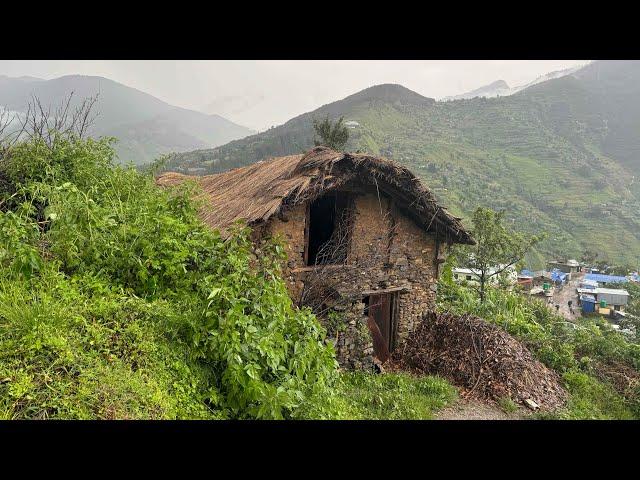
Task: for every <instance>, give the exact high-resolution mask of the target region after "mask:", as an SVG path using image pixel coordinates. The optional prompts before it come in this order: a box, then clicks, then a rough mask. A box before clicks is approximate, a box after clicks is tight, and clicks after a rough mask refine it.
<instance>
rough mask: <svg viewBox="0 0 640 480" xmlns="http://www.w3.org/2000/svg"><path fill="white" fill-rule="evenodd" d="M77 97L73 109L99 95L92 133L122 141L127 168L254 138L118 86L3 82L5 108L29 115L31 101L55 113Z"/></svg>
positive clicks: (92, 80)
mask: <svg viewBox="0 0 640 480" xmlns="http://www.w3.org/2000/svg"><path fill="white" fill-rule="evenodd" d="M71 92H73V97H72V104H71V106H72V107H75V106H77V105H78V104H79V103H80V102H82V101H83V100H84V99H85V98H88V97H93V96H95V95H96V94H97V95H98V97H97V102H96V105H95V107H94V108H95V112H94V113H97V114H98V115H97V117H96V120H95V123H94V125H93V128H92V130H91V131H90V133H91V134H92V135H95V136H103V135H105V136H115V137H117V138H118V143H117V144H116V151H117V153H118V157H119V159H120V161H122V162H133V163H135V164H144V163H147V162H150V161H151V160H153V159H154V158H156V157H157V156H159V155H161V154H164V153H171V152H182V151H187V150H193V149H195V148H210V147H215V146H217V145H222V144H224V143H227V142H229V141H231V140H235V139H238V138H242V137H245V136H247V135H250V134H252V133H255V132H254V131H253V130H250V129H248V128H246V127H243V126H240V125H237V124H235V123H233V122H231V121H229V120H227V119H225V118H223V117H221V116H219V115H207V114H204V113H201V112H196V111H193V110H187V109H184V108H180V107H175V106H173V105H169V104H168V103H166V102H163V101H162V100H160V99H158V98H156V97H154V96H152V95H149V94H148V93H145V92H142V91H140V90H138V89H135V88H132V87H128V86H125V85H123V84H121V83H118V82H115V81H113V80H110V79H107V78H104V77H97V76H84V75H67V76H63V77H59V78H55V79H52V80H42V79H37V78H34V77H18V78H12V77H6V76H0V106H1V107H4V109H7V110H12V111H15V112H24V111H25V110H26V108H27V105H28V103H29V101H30V100H31V98H32V96H34V95H35V96H36V97H37V98H38V99H39V100H40V101H41V102H42V103H43V105H45V107H46V106H53V107H56V106H58V105H60V104H61V103H62V102H63V101H64V100H65V99H66V98H67V97H68V95H69V94H70V93H71Z"/></svg>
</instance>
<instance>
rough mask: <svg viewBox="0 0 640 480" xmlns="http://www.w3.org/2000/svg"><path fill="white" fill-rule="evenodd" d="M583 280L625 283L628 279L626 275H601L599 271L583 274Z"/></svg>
mask: <svg viewBox="0 0 640 480" xmlns="http://www.w3.org/2000/svg"><path fill="white" fill-rule="evenodd" d="M584 279H585V280H595V281H596V282H599V283H626V282H628V281H629V279H628V278H627V277H621V276H619V275H603V274H601V273H587V274H586V275H585V276H584Z"/></svg>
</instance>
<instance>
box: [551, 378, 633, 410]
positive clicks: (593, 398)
mask: <svg viewBox="0 0 640 480" xmlns="http://www.w3.org/2000/svg"><path fill="white" fill-rule="evenodd" d="M562 378H563V380H564V382H565V385H566V387H567V389H568V390H569V392H570V393H571V397H570V398H569V402H568V404H567V407H566V408H565V409H563V410H562V411H560V412H557V413H555V414H551V415H540V416H539V417H540V418H545V419H567V420H633V419H634V418H637V417H634V415H633V413H632V412H631V410H630V409H629V407H628V406H627V405H626V402H625V399H624V398H623V397H622V396H621V395H619V394H618V393H617V392H616V391H615V390H614V389H613V388H612V387H611V386H609V385H607V384H605V383H602V382H600V381H598V380H596V379H595V378H594V377H592V376H590V375H588V374H586V373H584V372H581V371H579V370H569V371H567V372H565V373H564V375H563V376H562Z"/></svg>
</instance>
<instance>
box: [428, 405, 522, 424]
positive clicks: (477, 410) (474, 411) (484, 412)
mask: <svg viewBox="0 0 640 480" xmlns="http://www.w3.org/2000/svg"><path fill="white" fill-rule="evenodd" d="M530 414H531V412H529V411H524V409H519V410H518V411H516V412H513V413H505V412H504V411H503V410H502V409H501V408H500V407H499V406H497V405H494V404H490V403H483V402H480V401H477V400H459V401H458V402H456V403H454V404H453V405H450V406H448V407H446V408H444V409H442V410H440V412H438V414H437V415H436V417H435V420H525V419H527V417H528V416H529V415H530Z"/></svg>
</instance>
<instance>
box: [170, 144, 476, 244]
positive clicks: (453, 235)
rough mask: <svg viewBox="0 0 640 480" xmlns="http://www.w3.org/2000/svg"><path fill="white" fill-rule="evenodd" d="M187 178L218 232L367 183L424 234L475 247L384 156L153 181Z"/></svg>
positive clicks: (277, 162)
mask: <svg viewBox="0 0 640 480" xmlns="http://www.w3.org/2000/svg"><path fill="white" fill-rule="evenodd" d="M189 179H192V180H195V181H196V182H197V183H198V184H199V185H200V187H201V189H202V195H203V196H204V197H205V204H206V208H205V209H204V210H203V211H202V217H203V220H204V221H205V222H206V223H208V224H209V225H210V226H211V227H213V228H218V229H220V230H221V231H225V230H226V229H227V228H228V227H229V226H231V224H232V223H234V222H235V221H236V220H240V219H242V220H244V221H246V222H247V223H248V224H250V225H257V224H260V223H263V222H265V221H267V220H268V219H269V218H271V217H272V216H273V215H276V214H278V213H280V212H283V211H285V210H286V209H287V208H290V207H291V206H294V205H298V204H300V203H304V202H306V201H308V200H313V199H315V198H317V197H318V196H320V195H321V194H323V193H326V192H328V191H330V190H335V189H339V188H341V187H344V186H346V185H349V184H351V185H353V184H368V185H371V186H373V187H374V188H376V189H377V190H378V191H380V192H381V193H386V194H387V195H389V196H391V197H392V198H393V199H394V201H395V203H396V205H398V206H399V207H400V208H401V209H403V210H404V211H405V212H406V213H407V214H409V215H411V217H413V218H414V220H415V221H416V222H418V224H419V225H421V226H422V227H423V228H424V229H425V230H427V231H429V232H435V233H437V234H438V235H439V236H441V237H442V238H445V239H447V240H450V241H452V242H455V243H467V244H474V243H475V240H474V239H473V238H472V237H471V235H470V234H469V233H468V232H467V231H466V230H465V229H464V227H463V226H462V224H461V223H460V219H459V218H456V217H454V216H452V215H451V214H450V213H448V212H447V211H446V210H445V209H444V208H443V207H442V206H440V205H438V204H437V203H436V199H435V197H434V195H433V193H431V191H430V190H429V189H428V188H426V187H425V186H424V185H423V184H422V183H421V182H420V180H418V178H416V176H415V175H414V174H413V173H411V172H410V171H409V170H408V169H407V168H405V167H403V166H401V165H399V164H397V163H395V162H393V161H391V160H387V159H384V158H376V157H372V156H369V155H361V154H352V153H341V152H336V151H334V150H331V149H329V148H326V147H316V148H314V149H312V150H310V151H309V152H307V153H306V154H301V155H290V156H287V157H279V158H272V159H269V160H265V161H261V162H258V163H255V164H253V165H250V166H248V167H242V168H235V169H233V170H229V171H228V172H223V173H219V174H216V175H206V176H202V177H197V176H188V175H182V174H179V173H173V172H168V173H164V174H162V175H161V176H160V177H159V178H158V179H157V183H158V184H159V185H162V186H173V185H178V184H180V183H182V182H184V181H185V180H189Z"/></svg>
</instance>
